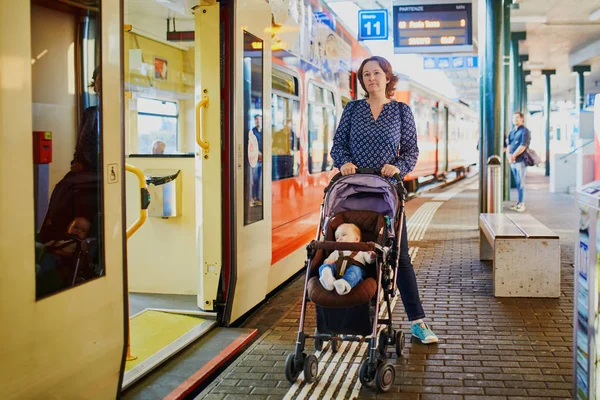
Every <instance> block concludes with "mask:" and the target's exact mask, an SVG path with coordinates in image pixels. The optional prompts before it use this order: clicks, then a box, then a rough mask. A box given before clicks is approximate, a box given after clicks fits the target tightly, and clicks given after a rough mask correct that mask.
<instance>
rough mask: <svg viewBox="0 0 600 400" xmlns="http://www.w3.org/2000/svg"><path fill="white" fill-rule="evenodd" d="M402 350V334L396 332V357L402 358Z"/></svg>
mask: <svg viewBox="0 0 600 400" xmlns="http://www.w3.org/2000/svg"><path fill="white" fill-rule="evenodd" d="M403 349H404V332H402V331H398V332H396V355H397V356H398V357H402V350H403Z"/></svg>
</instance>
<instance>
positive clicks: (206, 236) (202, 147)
mask: <svg viewBox="0 0 600 400" xmlns="http://www.w3.org/2000/svg"><path fill="white" fill-rule="evenodd" d="M220 22H221V4H220V3H219V2H216V1H215V2H214V3H212V4H210V5H206V6H199V7H196V8H195V40H196V43H195V50H196V52H195V69H196V74H195V91H194V96H195V102H196V142H197V143H196V144H197V147H196V157H195V158H196V215H200V216H202V217H201V218H196V240H197V248H198V259H197V265H198V279H199V282H198V297H197V304H198V307H199V308H200V309H202V310H204V311H215V310H216V309H217V306H218V289H219V282H220V277H221V270H222V266H223V242H222V240H221V238H222V231H223V227H224V225H225V224H223V218H222V216H223V212H222V193H221V187H222V179H223V177H222V165H221V158H222V154H221V146H222V145H221V137H222V134H221V130H222V126H221V106H222V98H221V97H222V93H221V75H222V74H221V73H220V71H221V43H220V35H221V31H222V30H221V27H220ZM216 210H218V211H219V212H216Z"/></svg>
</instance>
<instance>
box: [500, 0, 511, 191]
mask: <svg viewBox="0 0 600 400" xmlns="http://www.w3.org/2000/svg"><path fill="white" fill-rule="evenodd" d="M511 3H512V0H505V2H504V8H503V10H502V11H503V14H504V15H503V16H504V20H503V21H502V31H503V39H502V42H503V44H504V85H502V86H503V87H504V88H505V93H504V118H503V119H504V127H503V129H502V134H503V135H504V141H505V142H506V141H507V140H508V132H509V131H510V127H511V113H510V111H511V105H510V95H509V94H510V87H511V86H510V51H511V42H510V40H511V38H510V10H511V8H512V7H511ZM503 153H504V154H505V155H504V157H503V158H502V159H503V160H504V162H503V167H502V188H503V190H502V198H503V200H510V167H509V165H508V159H507V158H506V152H503Z"/></svg>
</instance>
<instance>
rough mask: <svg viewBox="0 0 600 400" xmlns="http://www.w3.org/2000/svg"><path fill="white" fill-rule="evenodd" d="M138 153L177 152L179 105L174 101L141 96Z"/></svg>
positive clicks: (139, 102) (138, 103)
mask: <svg viewBox="0 0 600 400" xmlns="http://www.w3.org/2000/svg"><path fill="white" fill-rule="evenodd" d="M137 108H138V153H139V154H172V153H176V152H177V144H178V143H177V142H178V140H177V139H178V137H177V129H178V123H177V121H178V116H179V115H178V107H177V103H175V102H173V101H161V100H156V99H147V98H143V97H142V98H139V99H138V101H137Z"/></svg>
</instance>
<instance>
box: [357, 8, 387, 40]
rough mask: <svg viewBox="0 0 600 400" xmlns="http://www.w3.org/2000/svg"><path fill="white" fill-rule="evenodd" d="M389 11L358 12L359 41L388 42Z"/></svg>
mask: <svg viewBox="0 0 600 400" xmlns="http://www.w3.org/2000/svg"><path fill="white" fill-rule="evenodd" d="M388 31H389V28H388V10H383V9H382V10H359V11H358V40H387V38H388Z"/></svg>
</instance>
